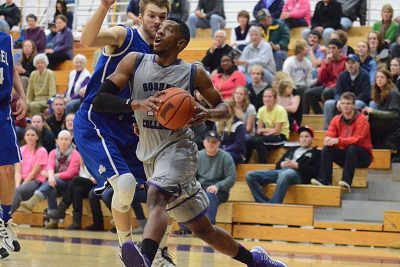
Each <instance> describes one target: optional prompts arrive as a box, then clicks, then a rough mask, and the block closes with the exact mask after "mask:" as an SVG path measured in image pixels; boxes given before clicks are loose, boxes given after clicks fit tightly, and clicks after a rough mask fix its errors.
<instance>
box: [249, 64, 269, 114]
mask: <svg viewBox="0 0 400 267" xmlns="http://www.w3.org/2000/svg"><path fill="white" fill-rule="evenodd" d="M250 76H251V82H250V83H248V84H247V88H248V89H249V97H250V103H251V104H253V105H254V108H255V109H256V110H258V109H259V108H261V107H262V106H263V105H264V103H263V95H264V91H265V90H266V89H267V88H268V87H269V85H268V84H267V83H266V82H264V68H263V67H261V66H260V65H257V64H256V65H253V66H252V67H251V69H250Z"/></svg>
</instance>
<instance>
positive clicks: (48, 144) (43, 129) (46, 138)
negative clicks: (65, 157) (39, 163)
mask: <svg viewBox="0 0 400 267" xmlns="http://www.w3.org/2000/svg"><path fill="white" fill-rule="evenodd" d="M32 126H33V127H35V128H36V129H37V130H38V132H39V135H40V140H39V141H40V143H41V144H42V145H43V147H44V148H45V149H46V150H47V153H50V152H51V151H52V150H53V149H54V148H55V143H54V142H55V138H54V135H53V132H52V131H51V130H50V129H49V128H48V127H49V126H48V125H46V122H45V119H44V116H43V114H35V115H33V116H32Z"/></svg>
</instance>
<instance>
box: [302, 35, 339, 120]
mask: <svg viewBox="0 0 400 267" xmlns="http://www.w3.org/2000/svg"><path fill="white" fill-rule="evenodd" d="M342 47H343V44H342V42H340V41H339V40H335V39H333V40H331V41H330V42H329V45H328V55H327V56H326V58H325V60H324V61H323V62H322V64H321V68H320V69H319V71H318V83H317V85H318V86H316V87H312V88H310V89H308V90H307V91H306V92H305V94H304V98H303V114H308V113H309V110H310V106H311V107H312V109H313V111H314V113H315V114H322V109H321V106H320V104H319V102H320V101H321V100H322V101H323V102H324V101H326V100H328V99H332V98H334V90H333V89H334V88H335V87H336V81H337V79H338V77H339V75H340V73H341V72H342V71H344V70H345V66H346V57H345V56H344V55H342V52H341V49H342Z"/></svg>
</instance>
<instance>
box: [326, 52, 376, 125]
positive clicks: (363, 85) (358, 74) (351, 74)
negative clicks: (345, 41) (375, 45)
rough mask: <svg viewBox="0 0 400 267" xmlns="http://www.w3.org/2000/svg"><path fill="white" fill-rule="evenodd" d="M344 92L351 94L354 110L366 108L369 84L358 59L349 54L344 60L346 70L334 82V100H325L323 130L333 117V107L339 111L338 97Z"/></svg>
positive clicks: (369, 94)
mask: <svg viewBox="0 0 400 267" xmlns="http://www.w3.org/2000/svg"><path fill="white" fill-rule="evenodd" d="M344 92H352V93H353V94H354V95H355V97H356V101H355V108H356V109H357V110H358V111H360V110H362V109H363V108H364V107H365V106H368V104H369V101H370V100H371V83H370V80H369V75H368V73H367V71H366V70H364V69H362V68H360V58H359V57H358V56H356V55H354V54H351V55H349V56H348V57H347V59H346V70H345V71H343V72H342V73H340V75H339V78H338V80H337V82H336V88H335V99H329V100H326V101H325V103H324V130H327V129H328V126H329V124H330V122H331V120H332V118H333V116H334V113H335V107H336V108H337V110H338V111H341V110H340V108H341V104H340V96H341V95H342V94H343V93H344Z"/></svg>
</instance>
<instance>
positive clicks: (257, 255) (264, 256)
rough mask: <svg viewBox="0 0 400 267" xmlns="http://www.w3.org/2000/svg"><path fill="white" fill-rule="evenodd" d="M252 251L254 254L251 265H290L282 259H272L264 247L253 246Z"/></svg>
mask: <svg viewBox="0 0 400 267" xmlns="http://www.w3.org/2000/svg"><path fill="white" fill-rule="evenodd" d="M250 252H251V254H253V265H249V267H288V266H287V265H286V264H284V263H283V262H281V261H274V260H273V259H271V258H270V257H269V255H268V252H267V251H266V250H265V249H264V248H263V247H258V246H256V247H253V248H252V249H251V251H250Z"/></svg>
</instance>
